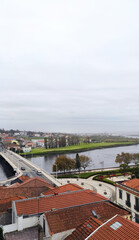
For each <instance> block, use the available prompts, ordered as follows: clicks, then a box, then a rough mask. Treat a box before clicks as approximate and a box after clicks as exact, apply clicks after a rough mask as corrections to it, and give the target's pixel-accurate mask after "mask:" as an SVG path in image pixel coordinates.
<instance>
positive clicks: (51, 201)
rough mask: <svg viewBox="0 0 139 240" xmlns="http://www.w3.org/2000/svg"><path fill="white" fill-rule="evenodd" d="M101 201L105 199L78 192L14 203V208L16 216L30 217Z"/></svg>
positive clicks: (93, 194) (89, 193)
mask: <svg viewBox="0 0 139 240" xmlns="http://www.w3.org/2000/svg"><path fill="white" fill-rule="evenodd" d="M103 200H106V198H105V197H103V196H101V195H99V194H97V193H95V192H93V191H91V190H78V191H74V192H70V193H63V194H58V195H48V196H43V197H38V198H30V199H27V200H23V201H15V206H16V210H17V215H20V214H22V215H26V214H28V215H31V214H37V213H38V212H39V213H42V212H46V211H49V210H51V209H53V208H56V209H60V208H65V207H72V206H78V205H82V204H87V203H91V202H97V201H103Z"/></svg>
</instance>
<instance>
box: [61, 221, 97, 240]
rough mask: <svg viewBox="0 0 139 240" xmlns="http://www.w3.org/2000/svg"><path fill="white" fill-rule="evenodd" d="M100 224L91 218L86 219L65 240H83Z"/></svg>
mask: <svg viewBox="0 0 139 240" xmlns="http://www.w3.org/2000/svg"><path fill="white" fill-rule="evenodd" d="M101 224H102V223H101V222H100V221H99V220H98V219H96V218H93V217H90V218H89V219H87V220H86V221H85V222H84V223H83V224H81V225H80V226H78V227H77V228H76V230H74V231H73V232H72V234H70V235H69V236H68V237H66V238H65V240H84V239H85V238H86V237H88V236H89V235H90V234H91V233H92V232H93V231H95V230H96V229H97V228H98V227H99V226H100V225H101Z"/></svg>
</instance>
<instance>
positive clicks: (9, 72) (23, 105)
mask: <svg viewBox="0 0 139 240" xmlns="http://www.w3.org/2000/svg"><path fill="white" fill-rule="evenodd" d="M138 9H139V1H137V0H135V1H132V0H123V1H120V0H117V1H111V0H106V1H103V0H91V1H90V0H86V1H84V0H67V1H64V0H60V1H56V0H53V1H44V0H41V1H39V0H24V1H18V0H7V1H1V2H0V31H1V38H0V80H1V91H0V127H1V128H4V129H19V130H28V131H29V130H31V131H43V132H63V133H64V132H67V133H105V132H107V133H133V134H134V133H139V104H138V102H139V94H138V92H139V67H138V66H139V45H138V42H139V31H138V30H139V15H138Z"/></svg>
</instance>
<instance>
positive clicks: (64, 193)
mask: <svg viewBox="0 0 139 240" xmlns="http://www.w3.org/2000/svg"><path fill="white" fill-rule="evenodd" d="M88 190H89V189H80V190H77V191H72V192H63V193H59V194H58V195H56V196H55V195H54V194H50V195H44V196H38V197H33V198H27V199H23V200H25V201H29V200H33V199H37V200H38V199H40V198H50V197H58V196H61V195H66V194H67V195H68V194H75V193H77V192H87V191H88ZM90 191H91V190H90ZM91 193H92V194H95V192H93V191H92V192H91ZM21 201H22V200H16V201H14V202H21Z"/></svg>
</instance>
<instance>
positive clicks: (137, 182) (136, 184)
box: [122, 178, 139, 191]
mask: <svg viewBox="0 0 139 240" xmlns="http://www.w3.org/2000/svg"><path fill="white" fill-rule="evenodd" d="M122 184H123V185H125V186H126V187H129V188H132V189H134V190H136V191H139V179H138V178H133V179H131V180H129V181H125V182H122Z"/></svg>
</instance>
